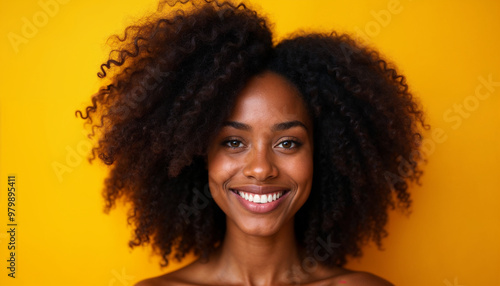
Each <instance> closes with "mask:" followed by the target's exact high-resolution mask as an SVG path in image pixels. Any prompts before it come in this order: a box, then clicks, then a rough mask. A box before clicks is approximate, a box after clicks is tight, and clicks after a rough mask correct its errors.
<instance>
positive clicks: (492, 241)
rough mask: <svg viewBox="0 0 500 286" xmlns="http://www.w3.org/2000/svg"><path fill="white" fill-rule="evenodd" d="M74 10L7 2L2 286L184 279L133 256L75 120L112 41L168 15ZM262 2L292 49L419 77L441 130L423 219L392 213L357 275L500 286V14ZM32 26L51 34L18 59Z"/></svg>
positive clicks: (111, 6) (102, 7) (2, 46)
mask: <svg viewBox="0 0 500 286" xmlns="http://www.w3.org/2000/svg"><path fill="white" fill-rule="evenodd" d="M42 2H43V3H45V2H50V1H49V0H42ZM61 2H62V1H61ZM64 2H67V3H65V4H62V3H61V4H58V5H57V7H58V11H56V12H54V13H52V15H48V14H46V16H47V18H45V19H44V18H43V13H46V12H44V10H43V8H42V6H40V4H39V3H38V1H37V0H23V1H6V0H2V1H1V2H0V3H1V4H0V21H1V28H0V36H1V37H0V63H1V69H0V92H1V101H0V108H1V109H0V124H1V125H0V130H1V135H0V136H1V141H0V143H1V145H0V146H1V153H0V156H1V157H0V158H1V165H0V223H1V226H0V230H1V232H0V284H1V285H125V286H126V285H133V284H134V283H135V282H137V281H139V280H142V279H144V278H146V277H150V276H153V275H159V274H161V273H163V272H165V271H167V270H170V269H172V268H169V269H163V270H162V269H160V268H159V266H158V262H159V259H158V258H157V257H150V256H149V249H147V248H144V249H143V248H136V249H135V250H133V251H130V250H129V249H128V247H127V242H128V239H129V235H130V231H131V229H130V228H128V227H127V226H126V220H125V210H124V209H123V208H119V209H117V210H115V211H113V212H112V213H111V214H110V215H105V214H103V213H102V206H103V203H102V200H101V195H100V191H101V188H102V181H103V178H104V177H105V170H106V169H105V168H104V167H103V166H102V165H100V164H94V165H89V164H88V163H87V161H86V160H85V154H84V152H85V150H86V149H87V148H88V146H89V144H90V142H89V141H88V139H87V138H86V137H85V136H84V134H83V133H82V120H79V119H76V118H75V116H74V111H75V110H76V109H79V108H82V107H84V106H85V105H86V104H87V103H88V102H89V98H90V95H91V94H93V93H94V92H95V91H96V90H97V88H98V86H99V81H98V78H97V76H96V73H97V72H98V67H99V65H100V64H101V62H102V61H103V60H105V59H106V55H107V52H108V49H107V47H106V46H105V45H104V43H105V40H106V38H107V36H109V35H111V34H113V33H120V32H121V31H122V30H123V29H124V28H125V26H127V25H129V24H131V23H132V22H133V21H134V19H137V18H138V17H140V16H141V15H145V14H146V13H149V12H152V11H154V10H155V8H156V1H155V0H147V1H145V0H140V1H139V0H136V1H123V0H106V1H102V0H85V1H81V0H69V1H68V0H65V1H64ZM252 2H253V3H255V4H256V5H257V6H260V7H262V9H263V10H264V11H266V13H267V14H268V16H269V18H270V19H271V21H272V22H273V23H275V26H274V29H275V31H276V33H277V34H278V35H280V36H282V35H286V34H288V33H290V32H292V31H295V30H297V29H300V28H303V29H306V30H308V29H310V28H311V29H316V30H318V29H319V30H321V31H326V30H331V29H336V30H338V31H345V32H349V33H352V34H354V35H355V36H356V37H358V38H360V39H362V40H363V41H364V43H365V44H367V45H370V46H374V47H376V48H378V49H379V50H380V51H381V52H382V53H383V54H385V55H387V56H388V58H389V59H391V60H392V61H394V62H396V63H397V65H398V66H399V67H400V70H401V71H402V72H403V73H404V74H405V75H407V77H408V82H409V83H410V84H411V88H412V90H413V92H414V93H415V94H416V95H417V96H418V97H419V98H420V99H421V101H422V103H423V105H424V106H425V111H426V114H427V118H428V121H429V123H430V124H431V125H432V126H433V128H434V130H436V131H434V132H435V133H434V134H433V133H432V131H431V132H429V133H428V134H427V135H428V137H427V138H428V139H427V141H426V153H427V155H428V156H427V157H428V164H427V165H426V166H425V175H424V177H423V179H422V183H423V185H422V186H421V187H413V198H414V205H413V213H412V215H411V216H410V217H405V216H403V215H401V214H399V213H393V214H392V215H391V220H390V223H389V226H388V230H389V233H390V235H389V237H388V238H387V239H386V240H385V243H384V246H385V250H384V251H378V250H377V249H376V248H374V247H368V248H367V249H366V254H365V256H364V257H363V258H362V259H361V260H359V261H358V260H355V261H352V262H350V263H349V264H348V267H350V268H353V269H359V270H367V271H370V272H373V273H376V274H378V275H380V276H382V277H385V278H386V279H388V280H390V281H392V282H393V283H395V284H396V285H410V286H411V285H419V286H421V285H441V286H443V285H444V286H449V285H452V286H458V285H466V286H472V285H500V172H499V171H500V168H499V165H500V116H499V113H500V52H499V51H500V37H499V32H498V31H499V28H500V2H498V1H486V0H484V1H480V0H476V1H449V0H448V1H424V0H413V1H411V0H401V1H396V2H399V5H397V7H392V6H391V5H393V4H394V1H391V0H379V1H347V0H342V1H327V0H325V1H308V2H307V4H305V3H306V1H303V0H301V1H298V0H280V1H276V0H273V1H264V0H259V1H252ZM56 3H57V2H56ZM389 8H391V9H389ZM380 11H385V12H380ZM387 15H390V18H389V17H388V16H387ZM383 16H385V17H383ZM34 17H35V19H34ZM23 19H25V20H27V21H30V22H31V23H33V21H36V23H38V24H39V27H38V28H37V29H38V30H37V31H31V34H30V33H29V31H27V30H25V31H24V33H25V34H26V35H27V36H29V38H28V37H26V42H23V43H20V44H19V45H17V46H16V45H12V44H11V42H10V40H9V35H10V37H12V35H13V34H17V35H18V36H23V25H25V24H24V23H25V22H23V21H24V20H23ZM44 21H45V22H44ZM16 48H17V49H18V51H17V52H16ZM481 78H482V79H485V80H486V81H487V80H488V78H490V81H493V83H494V84H493V85H491V86H485V85H484V84H483V83H482V81H481ZM495 82H496V85H495ZM488 93H489V97H488V98H484V97H483V96H482V95H485V96H486V95H488ZM479 97H480V98H481V99H479ZM459 106H462V107H461V108H462V111H459V109H460V107H459ZM54 166H58V167H60V168H61V166H65V169H63V170H64V172H63V173H59V176H58V175H57V173H56V172H55V170H54ZM61 172H62V171H61ZM8 174H16V175H17V183H18V184H17V195H18V196H17V203H18V205H17V222H18V224H19V225H18V227H17V247H18V248H17V249H18V252H17V254H16V256H17V269H16V278H15V279H12V278H9V277H7V269H6V260H7V259H8V252H7V242H8V236H7V233H6V224H7V194H6V190H7V175H8Z"/></svg>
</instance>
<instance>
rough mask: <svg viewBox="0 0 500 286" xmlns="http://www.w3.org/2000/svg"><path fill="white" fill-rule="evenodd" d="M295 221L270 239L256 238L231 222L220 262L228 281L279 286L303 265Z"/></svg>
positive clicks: (220, 251)
mask: <svg viewBox="0 0 500 286" xmlns="http://www.w3.org/2000/svg"><path fill="white" fill-rule="evenodd" d="M298 249H299V247H298V245H297V241H296V239H295V233H294V226H293V220H290V221H289V222H288V223H287V224H286V225H284V226H283V227H282V228H281V229H280V230H279V231H278V232H277V233H275V234H273V235H270V236H252V235H248V234H246V233H244V232H242V231H241V230H240V229H239V228H238V227H237V226H236V225H234V224H233V223H232V222H231V221H229V220H228V221H227V230H226V235H225V237H224V242H223V243H222V246H221V248H220V250H219V251H218V253H217V255H216V256H217V261H218V263H219V265H220V267H221V268H220V269H222V271H223V272H222V273H224V274H223V275H224V276H225V277H226V278H229V279H230V280H232V281H231V282H234V283H236V284H243V285H276V284H280V282H281V283H282V282H283V281H286V280H287V278H288V276H290V274H291V271H292V270H293V269H294V268H296V267H297V266H298V265H300V257H299V253H298Z"/></svg>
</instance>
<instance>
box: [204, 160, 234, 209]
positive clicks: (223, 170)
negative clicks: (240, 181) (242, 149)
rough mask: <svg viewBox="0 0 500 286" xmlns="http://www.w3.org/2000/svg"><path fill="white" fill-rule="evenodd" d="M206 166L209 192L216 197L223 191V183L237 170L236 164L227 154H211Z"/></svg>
mask: <svg viewBox="0 0 500 286" xmlns="http://www.w3.org/2000/svg"><path fill="white" fill-rule="evenodd" d="M207 167H208V183H209V187H210V192H211V193H212V196H213V197H214V199H216V197H217V196H219V195H220V193H221V192H223V191H224V190H223V186H224V184H225V183H226V182H227V181H229V180H230V179H231V178H232V177H233V176H234V175H235V174H236V173H237V172H238V164H237V163H236V162H235V161H234V160H232V159H231V158H228V157H227V156H224V155H221V154H213V155H212V156H209V157H208V162H207ZM216 201H217V200H216Z"/></svg>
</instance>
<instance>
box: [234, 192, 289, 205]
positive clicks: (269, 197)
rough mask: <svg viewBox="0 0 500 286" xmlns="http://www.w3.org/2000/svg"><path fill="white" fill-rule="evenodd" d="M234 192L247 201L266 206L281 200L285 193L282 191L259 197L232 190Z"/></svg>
mask: <svg viewBox="0 0 500 286" xmlns="http://www.w3.org/2000/svg"><path fill="white" fill-rule="evenodd" d="M232 191H233V192H235V193H236V194H238V195H239V196H240V197H242V198H243V199H245V200H246V201H249V202H253V203H257V204H266V203H270V202H273V201H275V200H277V199H279V198H280V197H281V196H282V195H283V193H284V191H280V192H275V193H270V194H260V195H258V194H252V193H247V192H242V191H238V190H232Z"/></svg>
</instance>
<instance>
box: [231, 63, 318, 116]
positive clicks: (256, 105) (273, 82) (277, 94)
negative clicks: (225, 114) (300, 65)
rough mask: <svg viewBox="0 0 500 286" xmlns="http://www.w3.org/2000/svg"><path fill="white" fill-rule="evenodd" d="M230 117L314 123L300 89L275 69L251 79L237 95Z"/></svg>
mask: <svg viewBox="0 0 500 286" xmlns="http://www.w3.org/2000/svg"><path fill="white" fill-rule="evenodd" d="M228 120H229V121H240V122H254V121H264V122H268V123H269V124H273V123H278V122H285V121H292V120H299V121H302V122H304V123H305V124H310V119H309V114H308V112H307V108H306V106H305V104H304V101H303V99H302V98H301V96H300V92H299V91H298V90H297V88H296V87H295V86H294V85H293V84H292V83H290V82H289V81H288V80H287V79H285V78H284V77H282V76H280V75H278V74H276V73H273V72H264V73H262V74H259V75H257V76H255V77H254V78H252V79H251V80H250V81H249V82H248V84H247V85H246V87H245V88H244V89H243V90H242V92H241V93H240V94H239V95H238V97H237V98H236V102H235V105H234V107H233V110H232V112H231V114H230V116H229V118H228Z"/></svg>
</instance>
